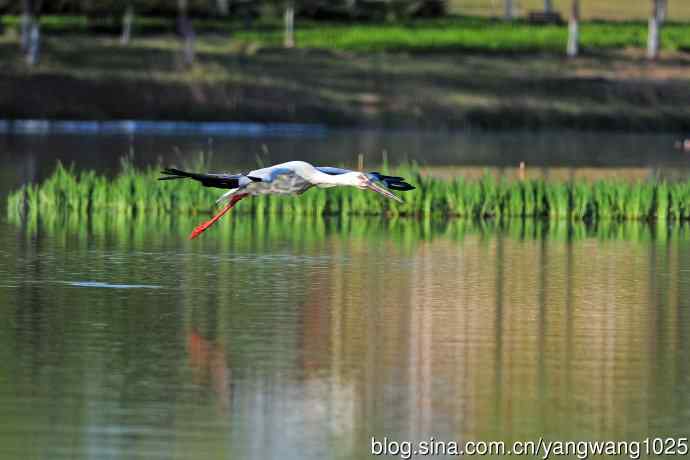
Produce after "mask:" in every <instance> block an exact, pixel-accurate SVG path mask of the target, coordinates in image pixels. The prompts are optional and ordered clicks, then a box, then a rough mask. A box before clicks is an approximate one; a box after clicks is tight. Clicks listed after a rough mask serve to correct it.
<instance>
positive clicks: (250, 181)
mask: <svg viewBox="0 0 690 460" xmlns="http://www.w3.org/2000/svg"><path fill="white" fill-rule="evenodd" d="M161 174H164V176H162V177H159V178H158V180H173V179H194V180H197V181H199V182H201V185H203V186H204V187H215V188H221V189H229V190H228V191H227V192H226V193H224V194H223V195H222V196H221V197H220V198H219V199H218V201H217V203H222V202H227V204H226V205H225V207H224V208H223V209H222V210H221V211H220V212H219V213H218V214H216V215H215V216H213V218H211V219H210V220H208V221H206V222H203V223H202V224H200V225H199V226H198V227H196V228H195V229H194V231H192V233H191V234H190V235H189V239H190V240H192V239H194V238H196V237H197V236H199V235H200V234H202V233H203V232H204V231H205V230H206V229H208V228H209V227H210V226H211V225H213V224H215V223H216V222H218V220H219V219H220V218H221V217H223V215H224V214H225V213H226V212H228V211H229V210H230V209H232V207H233V206H235V205H236V204H237V202H238V201H240V200H241V199H243V198H246V197H248V196H256V195H268V194H279V195H287V194H293V195H301V194H302V193H304V192H306V191H307V190H309V189H310V188H312V187H321V188H330V187H337V186H339V185H349V186H351V187H357V188H359V189H360V190H367V189H369V190H372V191H374V192H376V193H379V194H381V195H383V196H385V197H386V198H390V199H392V200H395V201H397V202H399V203H402V202H403V201H402V200H401V199H400V198H399V197H397V196H396V195H394V194H393V193H391V192H390V191H389V190H386V189H390V190H397V191H401V192H405V191H408V190H412V189H414V187H413V186H412V185H410V184H408V183H407V182H405V179H404V178H402V177H397V176H385V175H383V174H381V173H378V172H370V173H363V172H359V171H351V170H349V169H343V168H334V167H331V166H320V167H315V166H312V165H311V164H309V163H307V162H304V161H289V162H287V163H281V164H278V165H274V166H270V167H268V168H261V169H257V170H254V171H250V172H248V173H247V174H200V173H193V172H187V171H182V170H179V169H175V168H166V169H164V170H163V171H161ZM379 184H383V187H382V186H381V185H379ZM384 187H385V188H384Z"/></svg>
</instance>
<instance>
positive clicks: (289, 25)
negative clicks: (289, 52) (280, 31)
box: [283, 0, 295, 48]
mask: <svg viewBox="0 0 690 460" xmlns="http://www.w3.org/2000/svg"><path fill="white" fill-rule="evenodd" d="M283 45H284V46H285V48H292V47H294V46H295V2H294V0H286V2H285V37H284V39H283Z"/></svg>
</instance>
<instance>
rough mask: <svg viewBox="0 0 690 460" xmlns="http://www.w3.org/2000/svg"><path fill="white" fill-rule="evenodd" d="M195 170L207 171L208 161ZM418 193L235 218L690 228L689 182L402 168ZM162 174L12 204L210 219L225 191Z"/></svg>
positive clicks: (69, 176) (34, 211) (50, 187)
mask: <svg viewBox="0 0 690 460" xmlns="http://www.w3.org/2000/svg"><path fill="white" fill-rule="evenodd" d="M189 169H193V170H205V169H207V168H206V166H205V165H204V163H203V159H202V160H201V161H199V162H197V164H196V165H190V166H189ZM393 173H394V174H395V175H401V176H404V177H406V178H407V180H408V181H409V182H411V183H412V184H414V185H415V186H416V187H417V188H416V190H413V191H410V192H406V193H400V194H399V195H400V196H401V197H402V198H403V200H404V202H403V203H396V202H394V201H392V200H385V199H383V198H382V197H381V196H379V195H377V194H375V193H371V192H368V191H361V190H358V189H355V188H352V187H335V188H332V189H328V190H324V189H317V188H313V189H311V190H309V191H308V192H306V193H304V194H303V195H301V196H299V197H292V196H275V195H272V196H259V197H250V198H248V199H246V200H243V201H241V202H240V203H239V204H238V206H237V208H236V211H235V212H238V213H249V214H255V215H266V214H290V215H296V216H311V217H314V216H324V215H336V216H342V217H346V216H353V215H355V216H356V215H359V216H364V215H387V216H393V217H394V216H416V217H422V218H431V217H447V216H457V217H467V218H482V219H487V218H488V219H500V218H513V217H514V218H523V217H528V218H549V219H550V220H556V221H558V220H572V221H599V220H603V221H608V220H649V219H658V220H660V221H664V220H667V219H674V220H686V219H690V181H685V182H676V183H667V182H665V181H660V182H654V181H645V182H636V183H629V182H624V181H615V180H599V181H596V182H592V183H588V182H579V181H576V182H552V181H545V180H534V179H532V180H516V181H508V180H506V179H504V178H496V177H494V176H493V175H491V174H488V173H487V174H485V175H484V176H483V177H482V178H480V179H479V180H467V179H465V178H462V177H458V178H455V179H453V180H450V181H447V180H441V179H438V178H434V177H431V176H424V175H422V174H420V171H419V169H418V168H417V167H416V166H414V165H408V166H404V167H400V168H397V169H396V170H395V171H393ZM157 177H158V172H157V169H147V170H139V169H136V168H134V166H132V164H131V163H130V162H128V161H126V160H123V162H122V167H121V171H120V173H119V174H118V175H116V176H115V177H113V178H112V179H109V178H106V177H104V176H102V175H98V174H96V173H95V172H93V171H84V172H77V171H75V170H74V169H73V168H66V167H64V166H63V165H61V164H58V166H57V168H56V169H55V172H54V173H53V175H52V176H50V177H49V178H48V179H46V180H45V181H44V182H43V183H42V184H27V185H25V186H23V187H21V188H20V189H19V190H17V191H15V192H13V193H11V194H10V195H9V196H8V198H7V211H8V214H9V216H10V217H11V218H14V219H16V218H17V217H18V216H24V215H25V214H27V213H28V214H30V215H44V214H47V213H63V214H75V215H82V216H83V215H88V214H89V213H91V212H95V211H108V212H111V213H114V214H118V215H125V216H127V215H134V214H146V215H167V214H171V213H176V214H186V215H193V214H196V213H198V212H209V211H211V210H212V209H213V207H214V203H215V201H216V200H217V198H218V197H219V196H220V194H221V193H222V190H218V189H212V188H206V187H202V186H200V185H199V184H198V183H197V182H196V181H192V180H176V181H164V182H161V181H158V180H156V178H157Z"/></svg>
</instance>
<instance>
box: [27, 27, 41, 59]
mask: <svg viewBox="0 0 690 460" xmlns="http://www.w3.org/2000/svg"><path fill="white" fill-rule="evenodd" d="M40 49H41V24H40V23H39V22H38V21H37V20H36V19H35V18H34V20H33V21H32V22H31V28H30V30H29V48H28V49H27V50H26V63H27V64H29V65H30V66H33V65H35V64H36V63H37V62H38V55H39V52H40Z"/></svg>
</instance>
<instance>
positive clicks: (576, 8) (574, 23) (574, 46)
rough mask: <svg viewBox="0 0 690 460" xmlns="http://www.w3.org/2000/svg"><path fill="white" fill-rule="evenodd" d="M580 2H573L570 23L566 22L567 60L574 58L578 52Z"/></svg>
mask: <svg viewBox="0 0 690 460" xmlns="http://www.w3.org/2000/svg"><path fill="white" fill-rule="evenodd" d="M579 23H580V0H573V5H572V10H571V13H570V21H569V22H568V49H567V50H566V53H567V55H568V57H569V58H573V57H576V56H577V55H578V53H579V52H580V24H579Z"/></svg>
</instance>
